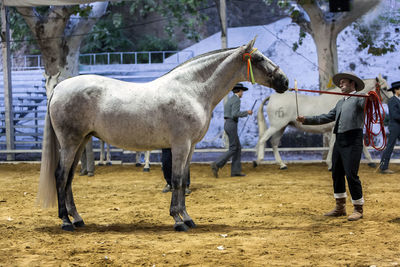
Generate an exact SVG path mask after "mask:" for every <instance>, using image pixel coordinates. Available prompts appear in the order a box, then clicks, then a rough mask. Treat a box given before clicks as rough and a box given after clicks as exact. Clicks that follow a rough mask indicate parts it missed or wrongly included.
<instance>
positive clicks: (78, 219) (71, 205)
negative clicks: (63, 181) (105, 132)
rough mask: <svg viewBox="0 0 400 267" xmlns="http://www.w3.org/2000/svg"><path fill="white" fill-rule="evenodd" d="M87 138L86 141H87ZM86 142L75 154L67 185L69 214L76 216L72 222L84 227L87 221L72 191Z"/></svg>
mask: <svg viewBox="0 0 400 267" xmlns="http://www.w3.org/2000/svg"><path fill="white" fill-rule="evenodd" d="M87 140H88V139H86V140H85V141H87ZM85 143H86V142H83V145H81V146H80V148H79V150H78V152H77V153H76V155H75V159H74V163H73V164H72V167H71V170H70V172H69V175H68V181H67V186H66V207H67V212H68V215H70V216H72V217H73V218H74V221H73V222H72V224H73V225H74V226H75V227H83V226H84V225H85V223H84V222H83V219H82V217H81V216H80V215H79V213H78V211H77V210H76V206H75V202H74V196H73V193H72V186H71V185H72V180H73V178H74V173H75V169H76V166H77V165H78V162H79V159H80V157H81V154H82V152H83V149H84V147H85Z"/></svg>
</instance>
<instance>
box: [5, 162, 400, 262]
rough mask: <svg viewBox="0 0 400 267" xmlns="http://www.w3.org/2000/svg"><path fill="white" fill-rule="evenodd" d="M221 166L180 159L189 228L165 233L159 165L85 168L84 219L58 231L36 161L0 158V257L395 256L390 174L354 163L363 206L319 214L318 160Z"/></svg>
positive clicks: (397, 182) (396, 206)
mask: <svg viewBox="0 0 400 267" xmlns="http://www.w3.org/2000/svg"><path fill="white" fill-rule="evenodd" d="M229 168H230V166H228V168H227V167H225V168H224V169H223V170H222V171H221V175H220V176H221V177H220V178H219V179H215V178H212V177H211V172H210V169H209V166H208V165H199V164H194V165H192V167H191V176H192V177H193V178H192V186H191V188H192V190H193V193H192V194H191V195H190V196H189V197H187V202H186V203H187V208H188V212H189V213H190V215H191V216H192V218H193V219H194V221H195V222H196V223H197V225H198V227H197V228H195V229H191V230H189V231H188V232H184V233H177V232H174V230H173V227H172V226H173V220H172V218H171V217H170V216H169V203H170V193H167V194H163V193H161V189H162V188H163V186H164V181H163V180H162V178H161V177H162V175H161V170H160V166H159V165H157V166H152V170H151V172H150V173H143V172H142V171H141V168H136V167H135V166H133V165H122V166H121V165H119V166H111V167H108V166H107V167H106V166H104V167H97V169H96V175H95V177H91V178H89V177H86V176H84V177H79V176H76V177H75V180H74V183H73V188H74V193H75V202H76V204H77V208H78V211H80V213H81V215H82V217H83V219H84V221H85V223H86V227H85V228H82V229H78V230H76V231H75V232H72V233H70V232H65V231H62V230H61V229H60V224H61V220H59V219H58V217H57V210H56V209H48V210H42V209H40V208H38V207H37V206H35V198H36V192H37V183H38V181H37V180H38V177H39V165H38V164H31V165H29V164H17V165H9V164H3V165H0V188H1V189H0V266H104V265H109V266H304V265H307V266H371V265H376V266H396V265H399V264H400V202H399V199H400V175H399V174H394V175H381V174H378V173H375V172H374V169H371V168H369V167H368V166H367V165H365V164H362V165H361V169H360V177H361V180H362V182H363V186H364V195H365V199H366V205H365V217H364V219H362V220H360V221H357V222H348V221H347V220H346V217H340V218H327V217H324V216H322V214H323V213H324V212H326V211H328V210H330V209H331V208H332V207H333V205H334V200H333V197H332V188H331V178H330V172H328V171H327V169H326V166H325V165H324V164H304V165H300V164H299V165H289V170H286V171H280V170H278V167H277V166H275V165H262V166H260V167H259V168H257V169H253V168H252V167H251V166H250V164H247V165H244V172H246V173H247V174H248V175H247V176H246V177H245V178H231V177H228V174H229ZM391 168H392V169H393V170H395V171H397V173H400V166H399V165H394V164H392V165H391ZM351 210H352V206H351V204H350V200H348V212H351Z"/></svg>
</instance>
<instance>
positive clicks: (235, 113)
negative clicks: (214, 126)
mask: <svg viewBox="0 0 400 267" xmlns="http://www.w3.org/2000/svg"><path fill="white" fill-rule="evenodd" d="M247 115H248V113H247V111H240V98H239V97H238V96H237V95H235V94H233V96H231V97H230V98H229V99H228V101H227V102H226V103H225V105H224V119H225V123H224V130H225V132H226V134H227V135H228V138H229V150H228V151H227V152H225V153H224V154H223V155H222V156H221V157H220V158H219V159H218V160H217V161H216V162H215V163H216V165H217V167H218V168H222V167H223V166H224V165H225V164H226V162H227V161H228V160H229V159H230V158H231V157H232V167H231V175H235V174H239V173H241V171H242V164H241V162H240V160H241V153H242V147H241V145H240V140H239V136H238V133H237V124H238V121H239V118H240V117H246V116H247Z"/></svg>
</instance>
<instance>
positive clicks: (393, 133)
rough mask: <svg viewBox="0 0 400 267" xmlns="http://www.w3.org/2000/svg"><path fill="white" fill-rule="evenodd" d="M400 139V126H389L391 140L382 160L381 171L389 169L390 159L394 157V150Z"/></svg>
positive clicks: (389, 139)
mask: <svg viewBox="0 0 400 267" xmlns="http://www.w3.org/2000/svg"><path fill="white" fill-rule="evenodd" d="M398 138H400V125H396V126H392V127H390V126H389V138H388V142H387V145H386V148H385V150H384V151H383V154H382V159H381V166H380V168H381V170H386V169H387V168H389V161H390V157H391V156H392V152H393V148H394V146H395V145H396V141H397V139H398Z"/></svg>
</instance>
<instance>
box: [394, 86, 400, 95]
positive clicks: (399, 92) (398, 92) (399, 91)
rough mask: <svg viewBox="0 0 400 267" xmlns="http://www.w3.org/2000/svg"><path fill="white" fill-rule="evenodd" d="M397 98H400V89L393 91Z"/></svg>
mask: <svg viewBox="0 0 400 267" xmlns="http://www.w3.org/2000/svg"><path fill="white" fill-rule="evenodd" d="M393 92H394V94H395V95H396V96H400V87H399V88H396V89H394V90H393Z"/></svg>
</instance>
